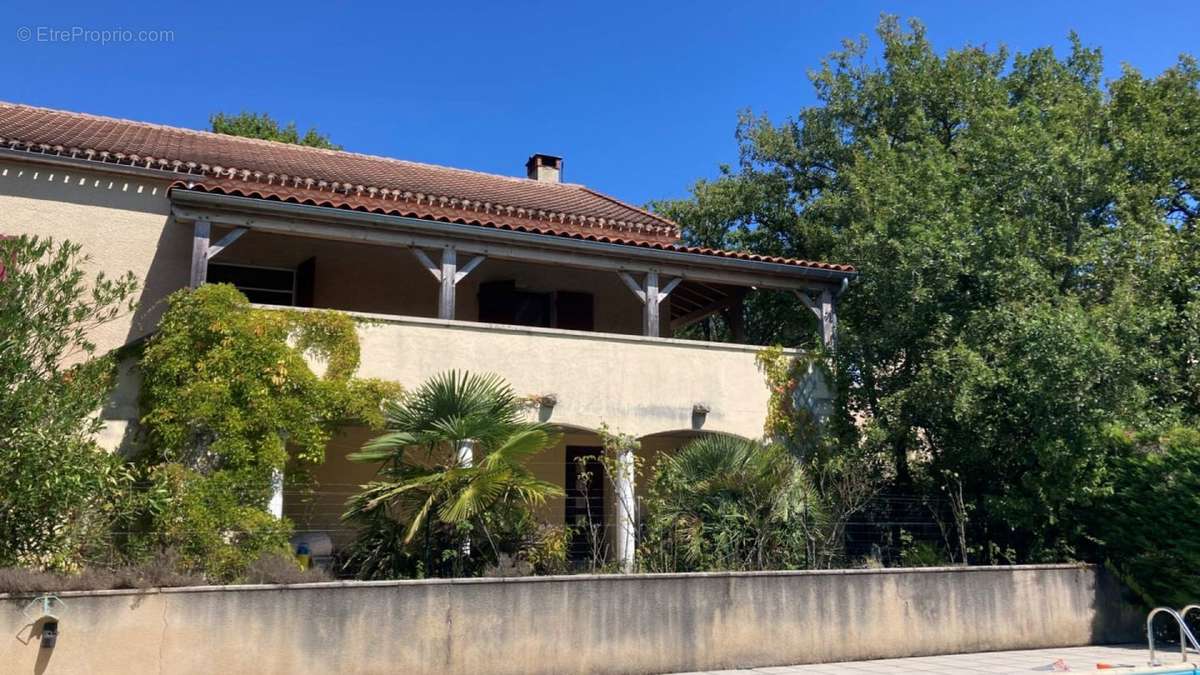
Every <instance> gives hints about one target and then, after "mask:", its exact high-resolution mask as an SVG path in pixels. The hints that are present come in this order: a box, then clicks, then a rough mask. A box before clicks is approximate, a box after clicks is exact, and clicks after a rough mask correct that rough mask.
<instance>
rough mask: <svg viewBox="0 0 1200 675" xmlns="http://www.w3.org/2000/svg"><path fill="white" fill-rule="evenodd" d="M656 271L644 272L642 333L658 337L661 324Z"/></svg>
mask: <svg viewBox="0 0 1200 675" xmlns="http://www.w3.org/2000/svg"><path fill="white" fill-rule="evenodd" d="M658 303H659V297H658V272H654V271H650V272H646V304H645V308H646V311H645V312H644V313H643V315H642V334H643V335H645V336H647V337H658V333H659V327H660V326H661V324H660V323H659V320H658Z"/></svg>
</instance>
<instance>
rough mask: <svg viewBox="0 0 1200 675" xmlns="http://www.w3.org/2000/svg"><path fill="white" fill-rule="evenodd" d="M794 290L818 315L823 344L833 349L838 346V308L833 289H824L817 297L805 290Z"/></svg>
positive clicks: (801, 300) (818, 325)
mask: <svg viewBox="0 0 1200 675" xmlns="http://www.w3.org/2000/svg"><path fill="white" fill-rule="evenodd" d="M792 292H793V293H795V294H796V297H797V298H799V299H800V302H803V303H804V306H805V307H807V308H809V309H810V310H812V313H813V314H815V315H816V317H817V328H818V329H819V330H820V331H821V344H823V345H825V349H827V350H829V351H833V350H834V349H835V348H836V347H837V309H836V307H835V306H834V297H833V291H831V290H830V289H828V288H826V289H823V290H822V291H821V292H820V294H819V295H817V297H816V299H813V298H811V297H809V295H808V293H805V292H803V291H792Z"/></svg>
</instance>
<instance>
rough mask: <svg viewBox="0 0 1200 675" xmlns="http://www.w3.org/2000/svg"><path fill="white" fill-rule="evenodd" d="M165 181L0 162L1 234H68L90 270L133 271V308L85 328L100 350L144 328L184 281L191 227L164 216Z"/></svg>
mask: <svg viewBox="0 0 1200 675" xmlns="http://www.w3.org/2000/svg"><path fill="white" fill-rule="evenodd" d="M167 186H168V183H167V182H166V181H154V180H150V179H144V178H134V177H132V176H116V175H108V174H102V173H94V172H88V171H78V170H75V169H62V168H59V167H49V166H42V165H38V164H26V163H21V162H13V161H9V160H3V161H0V234H30V235H38V236H41V237H53V238H55V239H56V240H62V239H69V240H71V241H73V242H75V243H77V244H79V245H80V246H81V247H82V249H83V253H84V254H85V255H87V256H90V258H91V259H90V261H89V263H88V264H87V266H86V267H85V270H86V271H87V272H88V273H89V276H94V275H95V273H97V272H104V273H105V274H107V275H108V276H110V277H111V276H118V275H121V274H124V273H125V272H127V271H129V272H133V273H134V274H135V275H136V276H137V278H138V280H139V282H140V283H141V289H140V293H139V297H138V307H137V309H136V310H135V311H134V312H133V313H132V314H127V315H124V316H122V317H120V318H119V319H117V320H116V321H113V322H111V323H108V324H106V325H104V326H101V327H99V328H98V329H96V330H95V331H94V332H93V333H92V339H93V340H94V341H95V342H96V346H97V348H98V350H99V351H100V352H101V353H103V352H106V351H108V350H110V349H114V348H116V347H120V346H121V345H124V344H126V343H127V342H130V341H132V340H135V339H137V338H139V337H142V336H143V335H146V334H147V333H149V332H150V331H152V330H153V329H154V326H155V325H156V324H157V322H158V319H159V317H160V316H161V314H162V309H163V307H162V302H161V300H162V299H163V298H164V297H166V296H167V295H168V294H169V293H171V292H172V291H174V290H176V289H178V288H182V287H184V286H186V285H187V283H188V273H189V269H190V266H191V250H192V233H191V230H190V229H189V228H186V227H183V226H181V225H176V224H175V223H174V222H173V221H172V219H171V216H170V202H169V201H168V199H167Z"/></svg>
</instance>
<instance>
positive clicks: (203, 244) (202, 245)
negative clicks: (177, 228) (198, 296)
mask: <svg viewBox="0 0 1200 675" xmlns="http://www.w3.org/2000/svg"><path fill="white" fill-rule="evenodd" d="M211 232H212V225H211V224H210V223H209V222H208V221H207V220H197V221H196V224H195V227H193V229H192V276H191V281H190V285H191V287H192V288H199V287H200V286H201V285H202V284H203V283H204V282H205V281H206V280H207V279H208V237H209V234H210V233H211Z"/></svg>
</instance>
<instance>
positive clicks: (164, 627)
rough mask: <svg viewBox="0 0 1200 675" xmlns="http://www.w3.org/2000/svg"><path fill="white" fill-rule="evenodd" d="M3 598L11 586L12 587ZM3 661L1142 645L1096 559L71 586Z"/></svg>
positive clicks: (202, 662) (699, 657)
mask: <svg viewBox="0 0 1200 675" xmlns="http://www.w3.org/2000/svg"><path fill="white" fill-rule="evenodd" d="M0 598H3V596H0ZM64 599H65V600H66V602H67V603H68V604H67V607H66V609H65V610H64V612H63V613H62V617H61V623H60V636H59V638H58V645H57V647H55V648H54V649H53V650H49V649H39V644H38V639H37V638H36V637H31V633H32V629H31V627H30V626H29V625H28V624H29V620H28V619H27V618H26V617H24V616H23V615H22V613H21V608H22V607H23V606H24V605H25V603H26V602H27V601H28V600H27V599H17V598H5V599H0V625H2V626H3V629H4V633H5V635H6V637H5V643H4V646H3V648H0V663H2V664H4V670H5V672H13V673H28V672H46V673H80V672H88V673H127V672H149V671H152V670H158V671H159V672H164V673H242V672H255V673H289V674H293V673H472V674H474V673H522V674H524V673H655V672H669V671H678V670H701V669H717V668H727V667H732V666H742V667H745V666H767V665H780V664H789V663H813V662H827V661H837V660H847V659H867V658H879V657H903V656H915V655H929V654H941V653H949V652H969V651H989V650H1000V649H1024V648H1037V647H1054V646H1071V645H1084V644H1089V643H1104V642H1114V641H1123V640H1130V639H1134V638H1135V637H1136V636H1137V626H1138V623H1139V621H1138V616H1137V613H1136V612H1134V611H1132V610H1131V609H1130V608H1128V607H1127V606H1125V605H1123V604H1122V601H1121V598H1120V593H1119V590H1118V588H1117V587H1116V586H1115V584H1113V583H1112V582H1111V581H1110V580H1109V579H1108V578H1107V577H1105V576H1104V575H1103V574H1102V573H1101V572H1099V571H1098V570H1097V569H1096V568H1091V567H1082V566H1028V567H1016V568H929V569H922V570H878V571H876V570H870V571H868V570H855V571H847V572H775V573H772V572H767V573H755V574H690V575H630V576H601V577H596V576H579V577H543V578H532V579H528V578H522V579H471V580H454V581H405V582H377V583H353V584H342V583H335V584H313V585H307V586H296V587H291V588H281V587H270V586H260V587H248V586H243V587H229V588H223V589H222V588H205V589H177V590H164V591H149V592H136V591H128V592H125V591H110V592H107V593H93V594H64Z"/></svg>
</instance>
